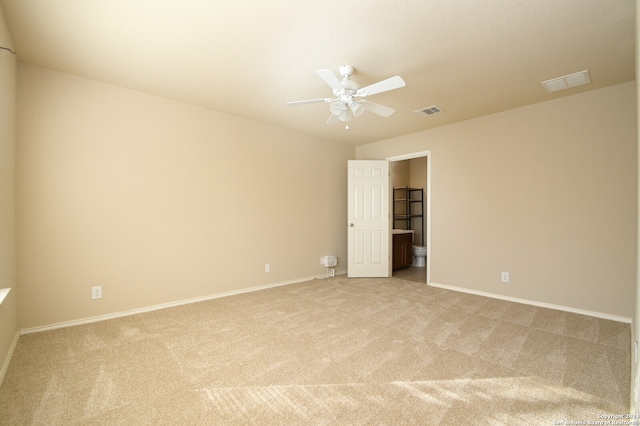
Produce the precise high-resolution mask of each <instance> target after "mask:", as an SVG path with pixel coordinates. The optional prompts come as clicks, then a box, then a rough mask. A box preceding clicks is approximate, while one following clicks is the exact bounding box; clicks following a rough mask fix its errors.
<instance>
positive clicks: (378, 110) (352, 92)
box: [288, 65, 405, 128]
mask: <svg viewBox="0 0 640 426" xmlns="http://www.w3.org/2000/svg"><path fill="white" fill-rule="evenodd" d="M339 71H340V75H341V76H342V80H339V79H338V77H337V76H336V75H335V74H334V73H333V71H331V70H330V69H320V70H316V74H318V76H319V77H320V78H321V79H322V80H324V82H325V83H327V85H329V87H330V88H331V89H332V91H333V95H334V96H335V97H334V98H320V99H308V100H304V101H293V102H288V105H291V106H296V105H303V104H310V103H318V102H324V103H329V111H330V112H331V115H330V116H329V119H328V120H327V124H330V123H335V122H336V121H342V122H347V121H349V120H351V118H352V117H359V116H361V115H362V114H363V113H364V111H365V110H367V111H371V112H373V113H374V114H378V115H380V116H382V117H389V116H391V114H393V113H394V112H395V110H394V109H393V108H390V107H387V106H384V105H380V104H377V103H375V102H371V101H369V100H364V99H362V100H357V99H356V98H364V97H366V96H372V95H376V94H378V93H382V92H387V91H389V90H395V89H399V88H401V87H404V86H405V82H404V80H403V79H402V77H400V76H397V75H396V76H394V77H391V78H387V79H386V80H382V81H379V82H377V83H374V84H371V85H369V86H366V87H363V88H359V87H358V84H357V83H356V82H355V81H353V80H351V76H352V75H353V73H354V68H353V66H351V65H343V66H341V67H340V70H339ZM347 128H348V126H347Z"/></svg>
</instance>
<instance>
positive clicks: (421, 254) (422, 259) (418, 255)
mask: <svg viewBox="0 0 640 426" xmlns="http://www.w3.org/2000/svg"><path fill="white" fill-rule="evenodd" d="M426 258H427V248H426V247H424V246H413V266H418V267H420V268H424V267H425V266H426Z"/></svg>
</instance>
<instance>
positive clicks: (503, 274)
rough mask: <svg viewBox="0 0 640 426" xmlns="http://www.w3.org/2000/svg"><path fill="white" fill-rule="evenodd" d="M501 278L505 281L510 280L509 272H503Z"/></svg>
mask: <svg viewBox="0 0 640 426" xmlns="http://www.w3.org/2000/svg"><path fill="white" fill-rule="evenodd" d="M500 280H501V281H502V282H503V283H508V282H509V273H508V272H503V273H502V277H501V278H500Z"/></svg>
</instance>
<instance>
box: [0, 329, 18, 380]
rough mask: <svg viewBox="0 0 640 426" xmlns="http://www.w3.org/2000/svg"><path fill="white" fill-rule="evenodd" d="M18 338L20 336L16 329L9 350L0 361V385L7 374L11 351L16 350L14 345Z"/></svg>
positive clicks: (11, 355)
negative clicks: (0, 365)
mask: <svg viewBox="0 0 640 426" xmlns="http://www.w3.org/2000/svg"><path fill="white" fill-rule="evenodd" d="M19 338H20V332H19V331H16V334H15V335H14V336H13V341H12V342H11V346H10V347H9V351H7V353H6V357H5V359H4V361H3V362H2V368H0V386H2V382H3V381H4V375H5V374H7V369H8V368H9V363H11V358H12V357H13V351H15V350H16V345H17V344H18V339H19Z"/></svg>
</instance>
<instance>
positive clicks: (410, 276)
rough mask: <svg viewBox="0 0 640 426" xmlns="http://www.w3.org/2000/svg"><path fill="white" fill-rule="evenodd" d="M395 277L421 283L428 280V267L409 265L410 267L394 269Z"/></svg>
mask: <svg viewBox="0 0 640 426" xmlns="http://www.w3.org/2000/svg"><path fill="white" fill-rule="evenodd" d="M393 278H399V279H401V280H407V281H415V282H419V283H426V282H427V268H424V267H423V268H419V267H417V266H409V267H408V268H403V269H396V270H395V271H393Z"/></svg>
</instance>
